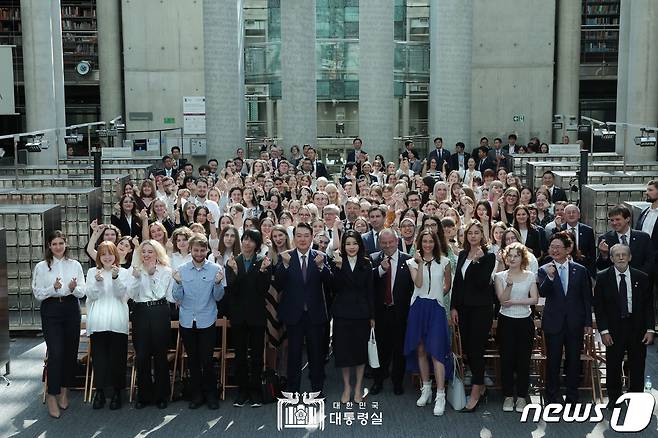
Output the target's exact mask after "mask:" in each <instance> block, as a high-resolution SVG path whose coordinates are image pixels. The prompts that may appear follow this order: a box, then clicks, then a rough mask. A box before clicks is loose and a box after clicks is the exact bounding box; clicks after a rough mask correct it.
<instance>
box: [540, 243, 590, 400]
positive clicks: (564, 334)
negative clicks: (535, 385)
mask: <svg viewBox="0 0 658 438" xmlns="http://www.w3.org/2000/svg"><path fill="white" fill-rule="evenodd" d="M572 247H573V240H572V239H571V234H569V233H568V232H566V231H561V232H559V233H555V234H553V235H552V236H551V239H550V243H549V247H548V250H549V254H550V256H551V257H552V258H553V261H552V262H551V263H548V264H546V265H543V266H542V267H541V268H539V272H538V273H537V283H538V284H539V295H540V296H542V297H545V298H546V304H545V306H544V312H543V316H542V329H543V330H544V336H545V338H546V356H547V357H546V359H547V362H548V366H547V369H546V390H545V392H546V396H545V398H546V403H556V402H557V403H561V402H562V396H561V395H560V363H561V362H562V352H563V350H564V352H565V368H566V375H567V394H566V395H567V397H566V401H567V403H572V404H573V403H576V402H577V401H578V379H579V374H580V351H581V349H582V346H583V334H584V333H585V334H591V333H592V303H591V301H592V287H591V281H590V277H589V273H588V272H587V269H585V267H584V266H582V265H579V264H578V263H575V262H572V261H570V260H569V258H568V255H569V254H571V250H572V249H573V248H572Z"/></svg>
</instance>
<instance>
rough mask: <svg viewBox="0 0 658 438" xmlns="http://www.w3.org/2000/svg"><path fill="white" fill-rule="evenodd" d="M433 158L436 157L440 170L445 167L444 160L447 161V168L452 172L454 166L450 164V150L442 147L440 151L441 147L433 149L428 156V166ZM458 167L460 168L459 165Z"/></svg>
mask: <svg viewBox="0 0 658 438" xmlns="http://www.w3.org/2000/svg"><path fill="white" fill-rule="evenodd" d="M432 158H434V159H436V164H437V166H436V168H437V169H438V170H442V169H443V162H444V161H445V162H446V167H447V168H448V169H447V170H448V172H450V170H451V169H452V167H451V166H450V152H449V151H448V150H447V149H446V148H441V149H440V152H439V149H436V148H435V149H434V150H433V151H431V152H430V153H429V155H428V156H427V163H428V164H427V166H428V167H429V162H430V160H431V159H432ZM464 165H466V163H464ZM457 168H459V167H457Z"/></svg>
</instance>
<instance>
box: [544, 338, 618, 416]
mask: <svg viewBox="0 0 658 438" xmlns="http://www.w3.org/2000/svg"><path fill="white" fill-rule="evenodd" d="M544 338H545V339H546V361H547V367H546V391H545V392H546V397H545V398H546V402H547V403H555V402H560V401H562V396H561V395H560V364H561V363H562V352H564V368H565V371H566V372H565V374H566V376H567V400H566V401H567V402H568V403H576V402H577V401H578V380H579V377H580V352H581V350H582V348H583V328H581V329H580V330H577V331H575V332H570V331H569V330H567V329H566V328H563V329H562V330H561V331H560V332H559V333H544ZM609 375H610V371H608V376H609Z"/></svg>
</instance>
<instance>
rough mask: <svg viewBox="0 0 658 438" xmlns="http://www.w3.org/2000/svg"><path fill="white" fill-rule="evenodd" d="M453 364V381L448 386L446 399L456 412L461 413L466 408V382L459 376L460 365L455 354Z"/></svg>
mask: <svg viewBox="0 0 658 438" xmlns="http://www.w3.org/2000/svg"><path fill="white" fill-rule="evenodd" d="M452 364H453V372H452V380H451V381H450V383H449V384H448V391H447V393H446V398H447V400H448V403H450V406H452V408H453V409H454V410H455V411H461V410H462V409H464V406H466V392H464V381H463V380H462V379H461V377H460V376H459V371H458V370H459V367H458V365H459V364H458V363H457V357H456V356H455V354H454V353H453V354H452Z"/></svg>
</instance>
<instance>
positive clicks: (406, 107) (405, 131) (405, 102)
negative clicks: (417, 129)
mask: <svg viewBox="0 0 658 438" xmlns="http://www.w3.org/2000/svg"><path fill="white" fill-rule="evenodd" d="M410 117H411V99H410V98H409V96H404V97H403V98H402V133H401V134H400V135H401V136H402V137H407V136H408V135H409V126H410V124H411V120H410Z"/></svg>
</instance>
